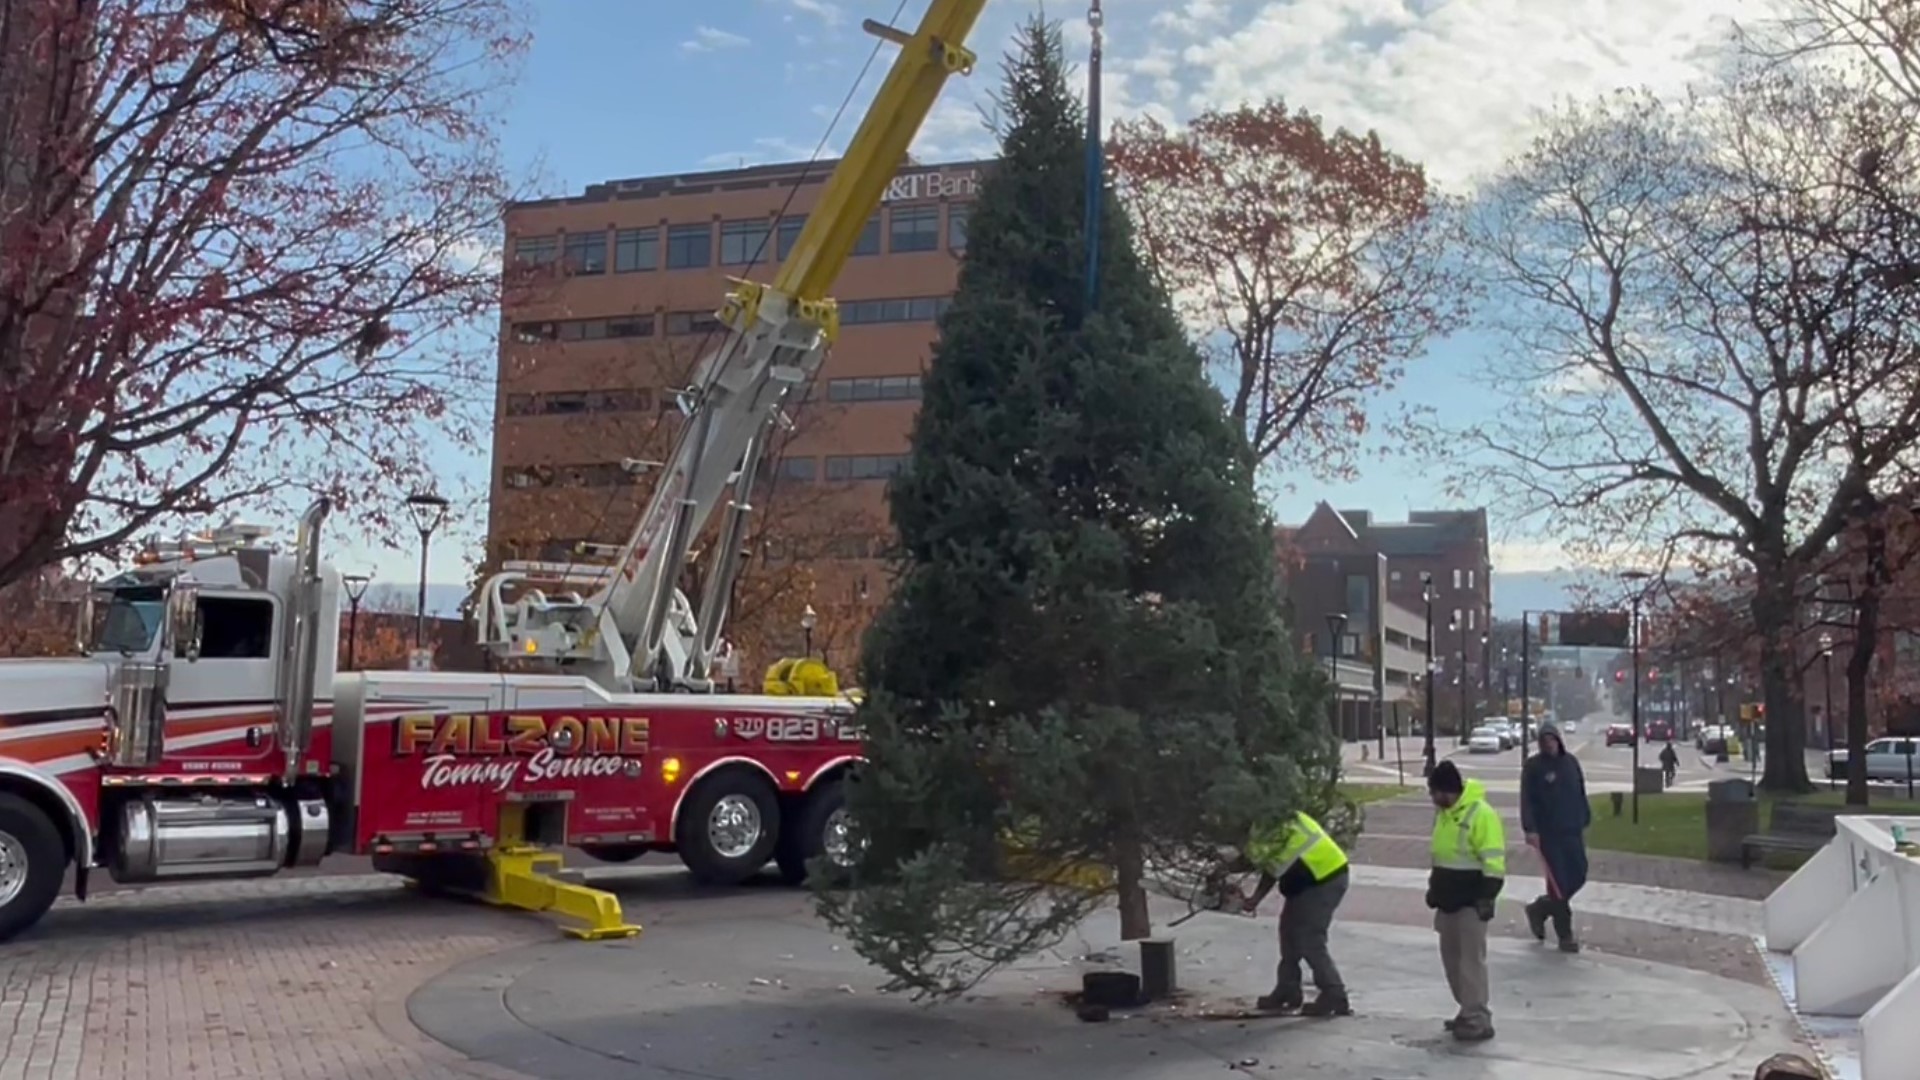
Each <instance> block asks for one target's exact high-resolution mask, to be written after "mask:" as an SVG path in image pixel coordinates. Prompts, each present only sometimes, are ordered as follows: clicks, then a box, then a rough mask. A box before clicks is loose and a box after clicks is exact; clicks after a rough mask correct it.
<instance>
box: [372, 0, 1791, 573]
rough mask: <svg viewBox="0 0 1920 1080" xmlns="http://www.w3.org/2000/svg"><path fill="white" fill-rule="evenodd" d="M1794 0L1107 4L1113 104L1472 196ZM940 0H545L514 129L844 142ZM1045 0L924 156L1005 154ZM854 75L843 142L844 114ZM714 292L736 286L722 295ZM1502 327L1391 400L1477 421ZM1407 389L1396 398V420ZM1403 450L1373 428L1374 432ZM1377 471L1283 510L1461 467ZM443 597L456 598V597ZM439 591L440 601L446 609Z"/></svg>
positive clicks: (472, 478)
mask: <svg viewBox="0 0 1920 1080" xmlns="http://www.w3.org/2000/svg"><path fill="white" fill-rule="evenodd" d="M1773 2H1774V0H1686V2H1676V0H1105V3H1104V8H1105V12H1106V31H1107V48H1106V60H1105V77H1104V79H1103V88H1102V93H1103V98H1104V107H1105V110H1106V113H1107V115H1108V116H1109V117H1110V118H1111V117H1128V116H1137V115H1141V114H1150V115H1154V116H1156V117H1158V118H1160V119H1162V120H1163V121H1166V122H1169V123H1176V124H1177V123H1179V122H1180V121H1182V120H1183V119H1185V118H1187V117H1190V116H1192V115H1194V114H1195V113H1197V112H1200V111H1204V110H1207V109H1214V108H1233V107H1236V106H1238V105H1240V104H1242V103H1247V102H1258V101H1260V100H1263V99H1265V98H1268V97H1279V98H1282V99H1284V100H1286V101H1287V102H1288V103H1289V104H1290V105H1292V106H1294V107H1304V108H1307V109H1309V110H1311V111H1313V112H1316V113H1318V114H1320V115H1321V116H1322V117H1323V119H1324V121H1325V122H1326V123H1327V124H1328V125H1329V126H1341V127H1347V128H1350V129H1356V130H1367V129H1372V130H1374V131H1377V132H1378V133H1379V135H1380V137H1381V139H1382V141H1383V142H1384V143H1385V144H1386V146H1387V147H1389V148H1390V149H1392V150H1393V151H1395V152H1397V153H1399V154H1401V155H1403V156H1405V157H1408V158H1411V159H1413V160H1415V161H1419V162H1421V163H1423V164H1424V165H1425V166H1426V167H1427V169H1428V172H1429V175H1430V176H1431V177H1432V178H1433V179H1434V180H1435V181H1436V182H1438V183H1439V184H1440V185H1441V186H1442V187H1444V188H1446V189H1448V190H1450V191H1454V192H1460V193H1470V192H1471V190H1472V188H1473V186H1474V185H1475V183H1476V182H1478V181H1480V180H1482V179H1484V178H1485V177H1486V176H1488V175H1489V174H1490V173H1491V172H1492V171H1493V170H1495V169H1497V168H1498V166H1499V165H1500V163H1501V162H1502V161H1503V160H1505V159H1506V158H1507V157H1509V156H1510V155H1512V154H1514V153H1515V152H1517V151H1519V150H1521V149H1523V148H1524V147H1525V145H1526V141H1527V138H1528V132H1529V129H1530V127H1531V126H1532V125H1533V124H1534V123H1535V122H1536V120H1537V117H1538V115H1539V113H1540V111H1541V110H1544V109H1549V108H1552V107H1553V106H1555V105H1556V104H1558V103H1559V102H1562V101H1565V100H1568V99H1582V98H1590V97H1593V96H1596V95H1599V94H1603V93H1606V92H1609V91H1612V90H1615V89H1621V88H1627V87H1648V88H1651V89H1654V90H1656V91H1662V92H1673V91H1678V90H1683V89H1684V88H1685V87H1686V86H1687V85H1689V84H1690V83H1692V82H1694V81H1697V80H1699V79H1701V78H1703V77H1705V76H1706V75H1707V74H1708V73H1709V72H1710V70H1711V68H1712V67H1713V65H1714V64H1715V63H1716V58H1717V55H1719V54H1718V52H1717V50H1718V49H1719V47H1720V46H1721V45H1722V43H1724V41H1725V39H1726V36H1727V34H1728V33H1729V31H1730V29H1731V26H1732V23H1731V20H1732V18H1733V17H1734V16H1735V15H1736V14H1738V15H1739V16H1740V17H1742V18H1753V17H1755V16H1756V15H1761V14H1764V13H1765V11H1766V10H1767V9H1768V8H1769V7H1770V6H1771V4H1772V3H1773ZM926 4H927V0H904V4H903V3H902V0H567V2H565V3H557V2H553V0H539V2H537V3H534V4H531V5H530V6H531V7H532V8H533V9H534V18H535V20H536V21H535V24H534V26H533V47H532V51H531V53H530V55H529V56H528V57H527V59H526V62H525V65H524V68H523V72H522V78H521V80H520V82H519V83H518V84H517V86H516V88H515V91H514V93H513V95H512V98H511V103H510V106H509V107H508V108H507V109H506V110H505V111H504V112H503V113H502V114H501V115H500V116H499V118H498V123H499V126H500V137H501V139H502V141H503V145H504V146H505V148H506V151H507V154H508V157H509V160H510V162H511V163H512V164H513V166H514V167H515V168H516V169H518V170H520V171H521V172H522V173H523V174H524V175H526V176H527V177H528V178H529V183H530V184H531V186H532V189H533V190H534V191H536V192H538V193H540V194H546V195H557V194H566V193H572V192H578V191H579V190H580V189H582V188H583V187H585V186H586V185H587V184H590V183H595V182H599V181H603V180H609V179H613V178H616V177H631V176H646V175H655V174H663V173H674V172H683V171H688V170H697V169H703V168H729V167H734V166H738V165H743V164H755V163H761V162H769V161H786V160H798V159H805V158H808V157H811V156H812V155H813V154H814V152H815V148H816V146H819V145H820V144H821V141H822V139H823V137H824V138H825V139H826V140H827V141H826V145H825V153H826V154H827V155H832V154H833V153H835V152H837V151H838V149H839V148H840V146H841V145H843V143H844V140H845V139H846V138H847V137H848V136H849V135H850V134H851V133H852V131H853V129H854V127H855V126H856V124H857V121H858V117H859V115H860V113H859V109H860V108H863V107H864V106H865V104H866V103H867V101H868V99H869V98H870V97H871V94H872V92H873V90H874V89H875V88H876V87H877V86H878V84H879V81H880V79H881V77H882V76H883V75H884V73H885V63H886V61H887V60H888V59H889V58H890V51H889V53H884V54H883V55H882V57H881V60H880V61H879V62H876V63H875V65H874V67H873V70H872V71H871V72H869V74H868V76H867V78H866V79H865V80H864V81H863V82H862V83H861V84H860V85H859V86H858V87H857V88H856V85H855V76H856V75H857V74H858V73H859V72H860V69H861V67H862V65H863V64H864V63H865V62H866V59H867V57H868V54H869V53H870V52H871V51H872V39H871V38H869V37H867V36H866V35H864V34H863V33H862V32H861V30H860V22H861V20H862V19H867V18H873V19H878V20H881V21H891V20H893V18H894V15H895V12H896V10H903V11H904V14H902V15H901V18H900V21H901V23H902V24H903V25H906V26H909V27H910V26H911V25H912V24H913V23H914V22H915V21H917V20H918V18H919V16H920V15H921V13H922V12H923V11H924V10H925V7H926ZM1039 7H1040V5H1037V4H1035V3H1033V2H1032V0H988V2H987V10H986V14H985V16H984V18H983V20H982V23H981V25H980V26H979V28H978V29H977V30H976V32H975V34H974V37H973V40H972V45H973V47H974V48H975V50H976V52H978V53H979V55H980V56H981V57H982V60H983V61H984V62H983V64H982V65H981V68H980V70H978V71H976V72H975V73H974V75H973V76H972V77H971V78H969V79H964V80H954V81H952V82H950V83H949V85H948V89H947V91H946V94H945V96H944V97H943V98H942V100H941V102H940V104H939V105H938V106H937V107H936V109H935V110H934V112H933V114H932V116H931V117H930V118H929V119H928V122H927V124H926V125H925V127H924V128H923V129H922V132H921V134H920V137H919V140H918V142H917V143H916V144H915V147H914V153H915V155H916V157H917V158H919V159H920V160H922V161H927V162H938V161H941V160H954V159H962V158H970V157H979V156H990V155H991V153H992V151H993V140H992V139H991V137H990V135H989V133H988V131H987V129H986V126H985V124H984V122H983V119H982V108H983V106H984V105H985V104H986V95H987V94H988V93H989V92H990V91H991V90H992V89H993V88H994V86H995V85H996V81H997V78H998V70H999V64H998V60H999V58H1000V57H1001V56H1002V55H1004V53H1005V52H1006V49H1007V46H1008V43H1009V41H1010V38H1011V35H1012V33H1013V31H1014V30H1015V28H1016V27H1017V26H1018V25H1019V24H1020V23H1021V22H1022V21H1024V20H1025V19H1026V18H1027V17H1028V16H1029V15H1031V14H1032V13H1033V12H1034V11H1036V10H1039ZM1045 10H1046V12H1047V13H1048V15H1049V16H1050V17H1053V18H1058V19H1060V20H1061V21H1062V22H1063V24H1064V30H1065V33H1066V37H1067V42H1068V47H1069V51H1070V53H1072V54H1074V55H1077V56H1080V57H1082V58H1084V56H1085V54H1086V45H1087V42H1088V31H1087V29H1086V23H1085V11H1086V6H1085V3H1084V2H1083V0H1080V2H1074V3H1068V4H1063V3H1052V4H1048V5H1046V6H1045ZM850 91H851V92H852V95H853V96H852V98H851V100H852V105H853V107H852V108H851V109H849V111H848V113H847V116H846V118H845V119H843V120H842V121H841V123H840V125H839V127H838V128H837V129H835V130H834V131H833V132H832V133H831V134H830V135H829V133H828V124H829V121H830V120H831V118H832V117H833V114H834V112H835V110H836V109H837V108H838V107H839V106H840V104H841V102H842V101H843V100H846V99H847V98H848V95H849V92H850ZM716 299H717V298H716ZM1500 347H1501V346H1500V343H1499V342H1497V341H1493V340H1490V339H1487V338H1484V337H1479V336H1475V335H1473V334H1471V333H1464V334H1461V335H1457V336H1456V337H1454V338H1453V339H1450V340H1447V341H1444V342H1441V343H1439V344H1437V345H1436V346H1435V347H1434V348H1432V349H1431V350H1430V352H1429V354H1428V355H1427V356H1425V357H1422V358H1420V359H1419V360H1417V361H1416V362H1414V363H1413V364H1411V365H1409V367H1408V376H1407V379H1406V381H1405V382H1404V383H1403V384H1402V385H1401V387H1399V389H1398V390H1397V391H1396V392H1395V394H1394V395H1393V396H1394V397H1398V398H1402V399H1404V400H1406V401H1415V402H1419V403H1420V404H1422V405H1425V406H1428V407H1430V408H1432V409H1434V410H1436V411H1437V412H1438V413H1439V414H1441V415H1442V416H1443V417H1445V418H1448V419H1455V420H1461V421H1471V420H1472V419H1474V418H1475V416H1476V412H1475V410H1476V408H1477V403H1478V402H1479V401H1481V400H1484V398H1485V395H1484V394H1482V393H1479V392H1477V391H1478V385H1477V383H1476V378H1477V377H1478V376H1479V375H1480V374H1481V373H1482V369H1481V364H1482V363H1483V362H1484V361H1485V359H1486V358H1487V357H1488V356H1489V355H1490V354H1491V352H1492V350H1495V349H1498V348H1500ZM1393 404H1394V401H1393V400H1392V399H1391V398H1390V399H1389V400H1387V401H1384V402H1383V403H1382V408H1381V410H1380V412H1381V415H1388V414H1389V411H1390V408H1391V406H1392V405H1393ZM1390 446H1391V432H1385V431H1382V432H1376V433H1375V435H1374V436H1372V449H1374V450H1376V451H1384V450H1385V449H1386V448H1388V447H1390ZM488 467H489V463H488V462H487V461H486V460H485V459H484V458H480V459H478V460H464V459H462V460H452V459H449V460H448V461H447V462H445V463H444V476H443V478H442V479H443V480H445V481H446V486H445V488H443V490H445V489H455V488H467V489H477V490H479V491H482V492H484V491H485V486H484V483H485V479H486V472H487V469H488ZM1363 472H1364V475H1363V476H1362V477H1361V478H1360V479H1357V480H1354V481H1352V482H1348V483H1339V484H1327V483H1322V482H1319V481H1316V480H1315V479H1313V478H1310V477H1280V478H1276V480H1275V485H1274V488H1275V490H1274V499H1273V502H1274V507H1275V510H1276V513H1277V515H1278V517H1279V519H1280V520H1281V521H1283V522H1298V521H1300V520H1302V519H1303V518H1304V517H1305V516H1306V514H1307V512H1308V511H1309V510H1311V508H1312V506H1313V505H1314V503H1315V502H1317V501H1319V500H1321V499H1326V500H1328V501H1331V502H1333V503H1334V504H1335V505H1337V506H1343V507H1366V508H1370V509H1372V510H1374V511H1375V513H1376V515H1377V517H1379V518H1383V519H1386V520H1393V519H1397V518H1401V517H1404V515H1405V513H1406V511H1407V510H1408V509H1413V508H1419V509H1427V508H1438V507H1442V506H1444V505H1446V500H1445V499H1444V498H1442V497H1439V496H1438V494H1437V492H1438V489H1439V485H1440V482H1441V480H1442V479H1443V478H1441V477H1437V476H1431V475H1428V474H1426V473H1424V472H1423V471H1422V469H1421V465H1420V462H1418V461H1410V460H1406V459H1404V458H1399V457H1394V456H1387V457H1370V458H1369V459H1368V460H1367V462H1366V463H1365V467H1364V470H1363ZM484 524H485V515H484V507H474V508H472V509H471V510H469V512H468V513H466V514H465V515H464V517H463V518H462V520H460V521H458V522H456V523H455V524H454V525H453V526H451V527H450V530H449V532H448V533H447V534H446V535H445V536H444V537H443V538H442V539H441V540H439V541H437V542H436V547H435V550H434V552H433V556H432V558H431V561H430V565H431V570H430V577H431V579H432V580H433V581H435V582H442V583H454V582H463V581H465V580H466V577H467V572H468V571H467V565H466V560H467V558H468V557H470V556H471V555H472V553H473V552H475V551H476V550H477V540H478V536H479V534H480V532H481V530H483V529H484ZM1494 532H1495V536H1494V539H1495V551H1494V564H1495V566H1496V568H1497V569H1498V570H1501V571H1537V570H1547V569H1553V568H1556V567H1558V566H1559V565H1560V564H1561V559H1560V549H1559V546H1558V545H1556V544H1554V543H1553V542H1551V540H1550V539H1549V538H1545V537H1541V536H1538V535H1529V531H1528V527H1527V523H1524V522H1520V523H1512V522H1507V523H1501V522H1496V523H1495V526H1494ZM412 544H413V538H412V537H411V536H409V537H407V538H406V541H405V543H404V544H403V546H402V548H401V549H399V550H382V549H381V548H379V547H377V546H374V545H370V544H368V543H366V542H365V541H354V542H349V543H348V544H347V547H346V550H345V551H344V552H342V557H341V560H340V561H341V565H342V568H343V569H345V570H348V571H352V570H355V569H360V570H370V571H371V572H372V573H373V574H374V576H375V577H376V578H377V579H380V580H394V581H403V582H410V581H413V580H415V579H416V575H417V573H418V570H417V560H418V557H419V556H418V549H417V548H415V547H413V546H412ZM438 592H439V591H438V590H436V595H438ZM436 606H438V605H436Z"/></svg>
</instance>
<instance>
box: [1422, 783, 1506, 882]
mask: <svg viewBox="0 0 1920 1080" xmlns="http://www.w3.org/2000/svg"><path fill="white" fill-rule="evenodd" d="M1431 853H1432V856H1433V872H1432V873H1431V874H1430V875H1429V876H1428V878H1427V906H1428V907H1431V908H1434V909H1435V910H1438V911H1459V910H1460V909H1461V908H1467V907H1472V906H1473V905H1475V904H1477V903H1479V902H1480V901H1482V900H1492V899H1494V898H1495V897H1497V896H1499V895H1500V890H1501V888H1502V887H1503V886H1504V885H1505V884H1506V877H1507V832H1506V829H1505V828H1503V827H1502V826H1501V824H1500V812H1499V811H1498V810H1495V809H1494V808H1493V807H1491V806H1489V805H1487V789H1486V786H1485V785H1484V784H1482V783H1480V781H1478V780H1469V781H1467V783H1466V790H1465V791H1463V792H1461V794H1460V798H1459V800H1458V801H1456V802H1455V803H1454V804H1453V805H1452V806H1449V807H1447V808H1446V809H1445V810H1438V811H1436V812H1435V813H1434V815H1433V843H1432V846H1431Z"/></svg>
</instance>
